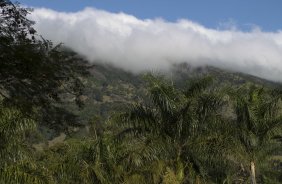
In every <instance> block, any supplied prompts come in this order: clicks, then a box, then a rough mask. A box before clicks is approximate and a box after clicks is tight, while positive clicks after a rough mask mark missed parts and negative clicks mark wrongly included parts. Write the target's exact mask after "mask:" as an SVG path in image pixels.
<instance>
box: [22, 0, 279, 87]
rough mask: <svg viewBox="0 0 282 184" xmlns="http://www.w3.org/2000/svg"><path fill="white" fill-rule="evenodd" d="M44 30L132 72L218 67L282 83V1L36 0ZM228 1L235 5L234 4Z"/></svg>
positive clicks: (91, 57)
mask: <svg viewBox="0 0 282 184" xmlns="http://www.w3.org/2000/svg"><path fill="white" fill-rule="evenodd" d="M20 2H21V3H22V4H24V5H26V6H30V7H34V11H33V12H32V14H31V15H29V18H30V19H32V20H34V21H35V22H36V24H35V29H36V30H37V31H38V34H39V35H42V36H43V37H45V38H47V39H50V40H52V41H53V42H54V43H64V44H65V45H66V46H67V47H69V48H71V49H73V50H74V51H76V52H77V53H79V54H80V55H82V56H84V57H85V58H86V59H88V60H89V61H90V62H96V63H97V62H101V63H110V64H113V65H115V66H117V67H120V68H123V69H125V70H128V71H131V72H135V73H139V72H143V71H148V70H151V71H152V70H153V71H169V69H170V68H171V65H173V64H178V63H188V64H189V65H191V66H195V67H199V66H207V65H208V66H214V67H217V68H221V69H225V70H231V71H235V72H243V73H247V74H251V75H254V76H258V77H261V78H265V79H268V80H272V81H276V82H282V26H281V25H282V19H281V17H282V16H281V14H282V13H281V12H282V11H279V8H280V7H282V6H281V5H282V1H279V0H267V1H266V0H256V1H255V0H236V1H235V0H233V1H232V0H225V1H223V0H206V1H203V0H197V1H196V0H195V1H192V0H191V1H188V0H187V1H176V0H174V1H172V0H171V1H165V0H162V1H157V0H155V1H147V0H143V1H136V0H123V1H121V0H120V1H118V0H112V1H110V0H99V1H94V0H92V1H91V0H79V1H78V0H77V1H75V0H67V1H66V0H65V1H64V0H56V1H55V0H48V1H47V0H46V1H45V0H41V1H40V0H36V1H35V0H29V1H25V0H22V1H20ZM227 2H228V3H227Z"/></svg>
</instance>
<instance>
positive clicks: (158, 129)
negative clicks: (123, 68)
mask: <svg viewBox="0 0 282 184" xmlns="http://www.w3.org/2000/svg"><path fill="white" fill-rule="evenodd" d="M147 78H148V80H149V95H150V99H151V101H150V102H148V103H149V104H147V105H146V104H145V105H144V104H138V105H136V106H135V107H133V108H132V110H130V111H129V112H127V113H125V114H123V115H121V119H119V120H117V123H119V125H120V126H122V127H123V128H124V129H123V130H122V131H121V132H120V133H119V134H118V136H119V138H120V139H122V138H124V137H126V136H131V137H137V138H138V137H139V138H140V137H141V138H142V137H144V138H145V140H146V141H147V142H150V140H151V141H152V140H154V139H157V140H161V142H163V143H165V144H166V145H167V146H166V148H167V151H169V152H170V154H169V155H170V156H169V159H170V160H171V161H172V165H171V167H172V168H174V171H175V174H176V178H178V182H184V181H185V182H187V181H191V182H192V179H193V178H192V177H193V176H195V178H194V180H196V181H197V180H199V179H200V178H199V176H201V177H202V178H205V179H207V177H206V170H205V169H206V168H207V164H208V160H209V159H211V158H212V157H213V156H216V155H217V156H218V155H219V153H220V152H219V151H217V148H218V147H220V146H222V145H220V144H222V143H223V142H224V139H223V136H222V140H220V139H221V138H220V136H218V130H219V127H220V126H222V125H223V124H222V121H223V117H222V116H221V113H220V110H221V107H222V106H223V100H222V95H221V92H220V91H215V90H213V89H212V88H209V84H210V82H211V79H210V78H209V77H207V78H203V79H201V80H195V81H192V82H190V85H189V86H188V87H187V89H186V90H184V91H182V90H179V89H176V88H175V87H174V86H173V84H170V83H169V82H167V81H165V80H163V79H160V78H156V77H153V76H152V75H148V76H147ZM213 147H214V149H212V148H213ZM157 148H159V147H158V146H156V145H155V149H157ZM152 150H154V146H152ZM152 152H153V153H157V151H152ZM151 156H152V157H154V155H151ZM166 160H168V158H166ZM193 173H194V174H193Z"/></svg>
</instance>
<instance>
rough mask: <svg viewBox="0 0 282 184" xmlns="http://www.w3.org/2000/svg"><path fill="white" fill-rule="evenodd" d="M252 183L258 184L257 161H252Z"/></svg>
mask: <svg viewBox="0 0 282 184" xmlns="http://www.w3.org/2000/svg"><path fill="white" fill-rule="evenodd" d="M251 184H257V181H256V166H255V162H253V161H251Z"/></svg>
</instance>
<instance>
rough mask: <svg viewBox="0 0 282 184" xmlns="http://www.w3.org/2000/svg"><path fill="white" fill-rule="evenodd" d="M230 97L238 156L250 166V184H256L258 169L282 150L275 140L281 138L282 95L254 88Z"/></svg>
mask: <svg viewBox="0 0 282 184" xmlns="http://www.w3.org/2000/svg"><path fill="white" fill-rule="evenodd" d="M230 96H231V97H232V98H233V99H234V109H235V114H236V119H235V122H234V123H233V127H230V128H232V129H233V130H234V134H233V137H234V141H235V145H236V148H235V151H236V155H237V156H239V157H240V158H241V162H243V161H245V163H244V162H243V163H244V165H248V167H249V174H250V177H251V183H252V184H256V183H257V182H256V180H257V176H256V174H257V167H256V166H257V165H259V164H261V163H263V161H265V160H266V159H269V157H270V156H271V155H273V154H275V153H276V152H277V150H278V149H280V150H281V144H279V143H278V142H277V141H275V139H273V138H274V137H275V136H277V135H279V134H281V127H282V114H281V101H280V99H281V92H280V91H279V90H267V89H264V88H262V87H257V86H252V87H250V88H249V89H245V88H240V89H238V90H236V91H235V93H232V94H231V95H230ZM239 153H240V154H239Z"/></svg>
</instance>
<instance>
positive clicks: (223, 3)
mask: <svg viewBox="0 0 282 184" xmlns="http://www.w3.org/2000/svg"><path fill="white" fill-rule="evenodd" d="M19 2H20V3H22V4H25V5H29V6H34V7H45V8H50V9H53V10H57V11H65V12H76V11H79V10H82V9H84V8H85V7H95V8H97V9H102V10H106V11H109V12H115V13H118V12H124V13H126V14H130V15H134V16H136V17H137V18H139V19H154V18H163V19H165V20H167V21H176V20H178V19H189V20H192V21H195V22H198V23H200V24H202V25H204V26H206V27H209V28H218V27H220V28H221V27H222V26H223V27H224V26H226V25H222V24H230V23H231V24H237V26H238V27H240V28H241V29H244V30H249V29H250V28H252V27H253V26H254V25H255V26H258V27H260V28H261V29H262V30H266V31H277V30H280V29H282V18H281V17H282V10H281V7H282V1H281V0H19Z"/></svg>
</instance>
